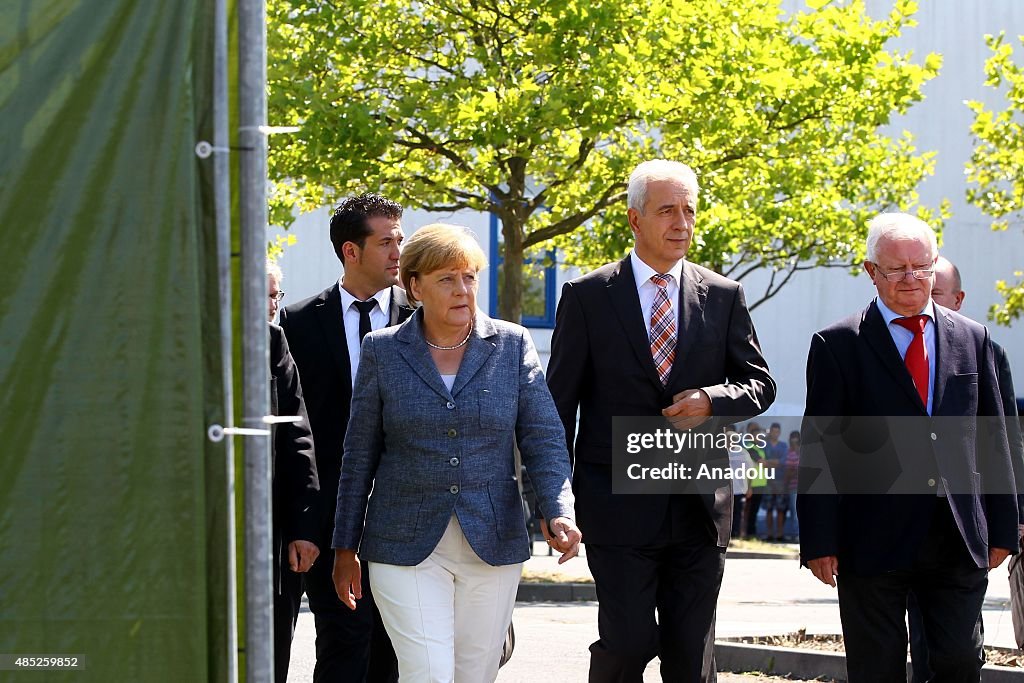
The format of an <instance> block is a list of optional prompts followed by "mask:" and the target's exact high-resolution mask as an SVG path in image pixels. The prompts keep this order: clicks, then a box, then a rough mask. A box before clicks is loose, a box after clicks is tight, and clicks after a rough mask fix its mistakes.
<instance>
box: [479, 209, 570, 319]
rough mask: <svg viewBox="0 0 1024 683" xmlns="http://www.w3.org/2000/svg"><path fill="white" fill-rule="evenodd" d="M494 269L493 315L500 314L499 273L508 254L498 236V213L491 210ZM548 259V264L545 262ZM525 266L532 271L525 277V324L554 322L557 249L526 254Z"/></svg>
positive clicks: (492, 281) (491, 301) (492, 264)
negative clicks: (536, 254) (505, 255)
mask: <svg viewBox="0 0 1024 683" xmlns="http://www.w3.org/2000/svg"><path fill="white" fill-rule="evenodd" d="M490 223H491V239H490V242H491V269H490V270H491V273H490V277H489V280H488V282H489V285H490V291H491V295H490V311H491V315H493V316H497V315H498V289H499V288H500V283H499V281H498V274H499V272H500V270H501V264H502V263H504V261H505V257H504V254H503V252H502V242H501V240H500V239H499V237H500V234H501V231H500V230H499V225H498V216H497V215H496V214H494V213H492V214H491V219H490ZM545 263H546V264H547V265H545ZM524 266H525V267H526V268H527V269H528V270H529V271H530V272H529V273H528V274H527V276H526V277H525V278H523V320H522V324H523V325H524V326H526V327H545V328H552V327H554V326H555V303H556V299H557V297H558V293H557V272H556V266H555V252H554V250H551V249H549V250H547V251H545V252H543V254H542V255H540V256H539V257H537V256H533V257H527V258H526V259H525V263H524Z"/></svg>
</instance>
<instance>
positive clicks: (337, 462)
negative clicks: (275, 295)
mask: <svg viewBox="0 0 1024 683" xmlns="http://www.w3.org/2000/svg"><path fill="white" fill-rule="evenodd" d="M401 218H402V207H401V206H400V205H398V204H396V203H395V202H392V201H390V200H388V199H385V198H384V197H381V196H380V195H376V194H364V195H361V196H359V197H353V198H351V199H347V200H346V201H345V202H343V203H342V204H341V205H340V206H339V207H338V208H337V209H336V210H335V211H334V215H333V216H332V218H331V228H330V232H331V243H332V245H333V246H334V253H335V254H336V255H337V256H338V260H339V261H341V263H342V266H343V268H344V275H342V277H341V279H340V280H339V281H338V282H336V283H334V284H333V285H332V286H330V287H328V288H327V289H325V290H324V291H323V292H321V293H320V294H318V295H317V296H314V297H312V298H310V299H306V300H305V301H300V302H299V303H297V304H293V305H291V306H288V307H287V308H285V309H284V310H282V311H281V327H283V328H284V331H285V335H286V336H287V338H288V345H289V346H290V347H291V352H292V356H293V357H294V358H295V363H296V365H298V368H299V375H300V377H301V379H302V390H303V393H304V394H305V399H306V410H307V411H308V413H309V421H310V425H311V426H312V429H313V443H314V444H315V446H316V466H317V472H318V473H319V475H320V511H319V512H320V519H321V524H320V535H319V537H318V538H317V545H318V546H319V547H321V548H330V547H331V545H330V544H331V536H332V534H333V531H334V506H335V499H336V498H337V496H338V477H339V474H340V472H341V456H342V453H343V443H344V440H345V430H346V425H347V422H348V414H349V404H350V402H351V399H352V382H353V381H354V379H355V375H356V368H357V366H358V363H359V344H360V341H361V340H362V338H363V336H365V335H366V334H367V333H368V332H369V331H370V330H376V329H380V328H382V327H385V326H387V325H395V324H398V323H400V322H402V321H403V320H405V319H406V318H407V317H409V315H411V313H412V309H411V308H410V307H409V305H408V300H407V299H406V298H405V292H404V291H403V290H402V289H401V288H399V287H397V286H395V285H396V283H397V282H398V258H399V252H400V245H401V243H402V239H403V237H404V235H403V233H402V225H401ZM332 569H333V567H332V563H331V562H329V561H327V562H324V561H320V562H316V563H314V564H313V567H312V569H310V571H309V572H308V573H307V574H306V576H305V588H306V595H307V596H308V597H309V608H310V610H311V611H312V612H313V617H314V622H315V625H316V666H315V667H314V670H313V680H314V681H316V683H328V682H330V683H362V682H363V681H369V682H370V683H377V682H378V681H394V680H397V676H398V667H397V660H396V659H395V654H394V650H393V649H392V647H391V641H390V640H389V639H388V636H387V633H386V631H385V630H384V626H383V624H382V623H381V621H380V616H379V614H378V613H377V608H376V606H375V605H374V604H373V599H372V595H371V594H370V587H369V579H368V575H367V574H368V573H365V572H364V575H363V581H364V585H363V595H364V599H363V601H362V602H361V603H360V604H359V609H357V610H355V611H352V610H349V609H348V608H347V607H346V606H345V605H344V603H342V602H341V600H339V599H338V595H337V593H336V592H335V590H334V580H333V578H332V576H331V572H332Z"/></svg>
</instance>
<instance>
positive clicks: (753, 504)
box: [743, 488, 767, 538]
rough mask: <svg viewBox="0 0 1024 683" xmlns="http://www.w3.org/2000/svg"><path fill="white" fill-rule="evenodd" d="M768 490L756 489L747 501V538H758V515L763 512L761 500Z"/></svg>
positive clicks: (745, 510)
mask: <svg viewBox="0 0 1024 683" xmlns="http://www.w3.org/2000/svg"><path fill="white" fill-rule="evenodd" d="M765 491H767V489H764V488H760V489H754V492H753V493H752V494H751V495H750V498H748V499H747V505H746V508H745V509H744V512H743V514H744V516H745V517H746V518H747V538H757V513H758V512H760V511H761V499H762V498H764V492H765Z"/></svg>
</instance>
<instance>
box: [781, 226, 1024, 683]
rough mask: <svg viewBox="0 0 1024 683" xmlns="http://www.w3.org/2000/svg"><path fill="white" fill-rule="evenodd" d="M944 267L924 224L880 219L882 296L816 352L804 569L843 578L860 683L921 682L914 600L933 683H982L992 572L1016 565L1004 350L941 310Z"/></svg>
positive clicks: (875, 273)
mask: <svg viewBox="0 0 1024 683" xmlns="http://www.w3.org/2000/svg"><path fill="white" fill-rule="evenodd" d="M937 257H938V249H937V246H936V240H935V233H934V232H933V231H932V229H931V228H930V227H929V226H928V225H927V224H925V223H924V222H922V221H920V220H918V219H917V218H915V217H913V216H910V215H907V214H902V213H897V214H882V215H880V216H878V217H876V218H875V219H874V220H873V221H872V222H871V224H870V225H869V228H868V238H867V260H866V261H865V263H864V269H865V271H866V272H867V274H868V276H870V278H871V282H872V284H873V285H874V286H875V289H876V290H877V293H878V296H877V298H876V299H875V300H874V301H872V302H871V303H870V304H868V306H867V308H865V309H864V310H863V311H861V312H859V313H856V314H855V315H852V316H850V317H848V318H846V319H844V320H841V321H839V322H837V323H834V324H833V325H831V326H829V327H827V328H825V329H823V330H821V331H819V332H817V333H816V334H815V335H814V337H813V338H812V340H811V349H810V354H809V356H808V360H807V406H806V410H805V418H804V424H803V433H802V442H803V452H802V462H801V470H800V492H799V495H798V496H797V511H798V514H799V518H800V553H801V562H802V563H803V564H804V565H806V566H807V567H808V568H810V570H811V571H812V572H813V573H814V575H815V577H817V578H818V579H819V580H820V581H822V582H824V583H826V584H828V585H831V586H836V585H837V581H838V589H839V612H840V616H841V618H842V623H843V637H844V640H845V643H846V662H847V672H848V676H849V681H850V683H869V682H870V683H887V682H890V681H906V680H907V670H906V667H907V627H906V615H907V597H908V595H909V594H910V593H911V592H913V593H914V594H915V595H916V596H917V599H918V602H919V605H920V608H921V614H922V616H923V622H924V635H925V639H926V640H927V642H928V649H929V651H930V653H931V655H930V662H929V663H930V664H931V668H932V671H933V672H934V676H935V677H934V678H933V679H932V680H935V681H963V682H965V683H966V682H967V681H974V682H976V681H978V680H980V675H981V674H980V672H981V666H982V664H983V663H984V657H983V654H982V634H981V629H980V625H981V621H980V615H981V608H982V603H983V602H984V599H985V590H986V588H987V586H988V570H989V569H990V568H994V567H998V566H999V565H1000V564H1001V563H1002V562H1003V560H1005V559H1006V557H1007V555H1008V554H1010V553H1011V552H1013V553H1016V552H1017V547H1018V543H1017V504H1016V499H1015V497H1014V495H1013V484H1012V482H1013V471H1012V469H1011V466H1010V455H1009V445H1008V442H1007V436H1006V428H1005V423H1004V421H1003V419H1002V417H1003V408H1002V402H1001V400H1000V395H999V383H998V380H997V377H996V369H995V363H994V352H993V349H992V342H991V340H990V338H989V334H988V330H987V329H986V328H985V327H983V326H982V325H979V324H978V323H976V322H974V321H972V320H969V319H968V318H965V317H963V316H961V315H959V314H957V313H954V312H953V311H950V310H947V309H945V308H942V307H941V306H935V305H934V304H933V303H932V300H931V292H932V284H933V278H932V275H933V270H934V267H935V262H936V259H937ZM989 416H991V418H992V419H984V418H988V417H989ZM823 481H833V482H834V483H835V488H834V489H832V490H831V492H828V491H826V490H825V488H824V487H823V486H822V484H821V482H823ZM837 577H838V578H837Z"/></svg>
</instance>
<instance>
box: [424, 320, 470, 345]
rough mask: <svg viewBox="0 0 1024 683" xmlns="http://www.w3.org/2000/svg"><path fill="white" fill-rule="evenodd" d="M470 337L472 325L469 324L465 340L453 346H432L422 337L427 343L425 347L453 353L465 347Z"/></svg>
mask: <svg viewBox="0 0 1024 683" xmlns="http://www.w3.org/2000/svg"><path fill="white" fill-rule="evenodd" d="M472 336H473V325H472V323H470V325H469V332H468V333H466V338H465V339H463V340H462V341H460V342H459V343H458V344H456V345H455V346H441V345H439V344H434V343H432V342H431V341H430V340H429V339H427V336H426V335H423V341H425V342H427V346H429V347H430V348H432V349H437V350H438V351H454V350H455V349H459V348H462V347H463V346H465V345H466V342H468V341H469V338H470V337H472Z"/></svg>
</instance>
